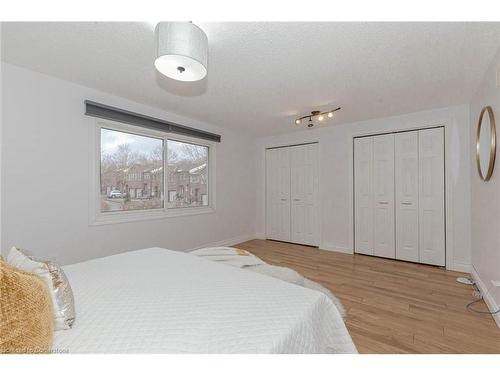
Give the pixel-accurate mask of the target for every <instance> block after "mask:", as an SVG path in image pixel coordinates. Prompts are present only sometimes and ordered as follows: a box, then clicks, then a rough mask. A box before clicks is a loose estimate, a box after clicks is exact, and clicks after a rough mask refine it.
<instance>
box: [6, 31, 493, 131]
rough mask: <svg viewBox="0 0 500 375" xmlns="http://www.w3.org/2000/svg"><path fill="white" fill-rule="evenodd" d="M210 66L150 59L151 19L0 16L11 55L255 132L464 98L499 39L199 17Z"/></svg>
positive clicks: (408, 109) (39, 67) (159, 104)
mask: <svg viewBox="0 0 500 375" xmlns="http://www.w3.org/2000/svg"><path fill="white" fill-rule="evenodd" d="M198 25H199V26H201V28H202V29H203V30H205V32H206V33H207V36H208V39H209V67H208V71H209V72H208V77H207V78H206V79H204V80H203V81H200V82H196V83H189V82H176V81H173V80H170V79H168V78H166V77H163V76H161V75H160V74H158V73H157V72H156V71H155V69H154V67H153V60H154V50H155V47H154V31H153V25H152V24H148V23H106V22H104V23H103V22H98V23H95V22H88V23H3V31H2V48H3V51H2V58H3V59H4V60H5V61H7V62H9V63H12V64H16V65H19V66H22V67H26V68H28V69H32V70H35V71H39V72H42V73H46V74H49V75H53V76H56V77H59V78H62V79H65V80H69V81H73V82H76V83H79V84H83V85H85V86H89V87H93V88H97V89H100V90H102V91H106V92H109V93H112V94H116V95H119V96H123V97H126V98H130V99H132V100H135V101H138V102H141V103H146V104H149V105H152V106H155V107H160V108H163V109H165V110H168V111H172V112H175V113H178V114H182V115H186V116H189V117H193V118H196V119H200V120H203V121H207V122H210V123H213V124H216V125H220V126H223V127H227V128H232V129H236V130H241V131H248V132H251V133H253V134H255V135H270V134H277V133H283V132H287V131H291V130H293V129H296V128H297V126H295V125H294V122H293V120H294V118H295V117H296V116H298V115H303V114H306V113H309V112H310V111H311V110H316V109H319V110H327V109H330V108H333V107H336V106H341V107H342V110H341V111H340V112H337V114H338V115H337V116H336V117H335V119H334V120H329V121H328V122H327V123H326V124H324V125H320V126H332V125H335V124H340V123H347V122H354V121H359V120H366V119H371V118H376V117H385V116H391V115H396V114H402V113H408V112H414V111H419V110H424V109H430V108H437V107H443V106H448V105H453V104H463V103H467V102H468V101H469V99H470V97H471V95H472V94H473V92H474V90H475V88H476V87H477V85H478V84H479V82H480V80H481V78H482V76H483V74H484V72H485V70H486V68H487V66H488V65H489V63H490V61H491V59H492V58H493V56H494V53H495V51H496V50H497V48H498V46H499V45H500V23H286V22H281V23H280V22H276V23H266V22H255V23H198Z"/></svg>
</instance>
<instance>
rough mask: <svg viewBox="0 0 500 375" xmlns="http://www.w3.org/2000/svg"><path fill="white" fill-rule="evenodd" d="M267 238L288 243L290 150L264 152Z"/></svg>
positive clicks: (284, 148) (281, 149)
mask: <svg viewBox="0 0 500 375" xmlns="http://www.w3.org/2000/svg"><path fill="white" fill-rule="evenodd" d="M266 201H267V202H266V234H267V238H269V239H273V240H279V241H290V222H291V218H290V149H289V148H288V147H283V148H275V149H270V150H267V151H266Z"/></svg>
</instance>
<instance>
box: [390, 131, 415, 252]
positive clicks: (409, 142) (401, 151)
mask: <svg viewBox="0 0 500 375" xmlns="http://www.w3.org/2000/svg"><path fill="white" fill-rule="evenodd" d="M395 179H396V184H395V186H396V259H401V260H407V261H412V262H418V261H419V199H418V195H419V159H418V132H417V131H413V132H405V133H399V134H396V135H395Z"/></svg>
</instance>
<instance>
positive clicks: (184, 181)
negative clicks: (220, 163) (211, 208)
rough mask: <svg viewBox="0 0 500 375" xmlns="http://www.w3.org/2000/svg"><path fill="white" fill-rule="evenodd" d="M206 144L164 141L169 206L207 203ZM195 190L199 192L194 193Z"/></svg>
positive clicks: (177, 206)
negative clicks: (204, 197)
mask: <svg viewBox="0 0 500 375" xmlns="http://www.w3.org/2000/svg"><path fill="white" fill-rule="evenodd" d="M208 151H209V149H208V147H207V146H203V145H197V144H193V143H187V142H180V141H177V140H168V141H167V163H168V172H167V173H168V188H169V198H170V197H173V194H172V196H170V194H171V193H172V191H175V192H176V194H175V199H169V201H168V205H167V207H168V208H185V207H200V206H208V204H209V202H208V200H207V199H205V200H203V199H202V195H203V194H205V195H206V194H207V193H208ZM196 191H197V192H198V193H196Z"/></svg>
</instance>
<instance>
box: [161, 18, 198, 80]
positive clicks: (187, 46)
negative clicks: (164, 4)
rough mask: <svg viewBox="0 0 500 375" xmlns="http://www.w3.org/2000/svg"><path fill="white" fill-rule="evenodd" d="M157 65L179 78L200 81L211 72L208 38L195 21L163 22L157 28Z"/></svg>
mask: <svg viewBox="0 0 500 375" xmlns="http://www.w3.org/2000/svg"><path fill="white" fill-rule="evenodd" d="M155 38H156V60H155V67H156V69H157V70H158V71H159V72H160V73H161V74H163V75H165V76H167V77H170V78H172V79H175V80H178V81H186V82H192V81H199V80H201V79H203V78H204V77H205V76H206V75H207V66H208V38H207V35H206V34H205V33H204V32H203V30H202V29H200V28H199V27H198V26H196V25H195V24H193V23H192V22H160V23H158V24H157V25H156V29H155Z"/></svg>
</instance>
